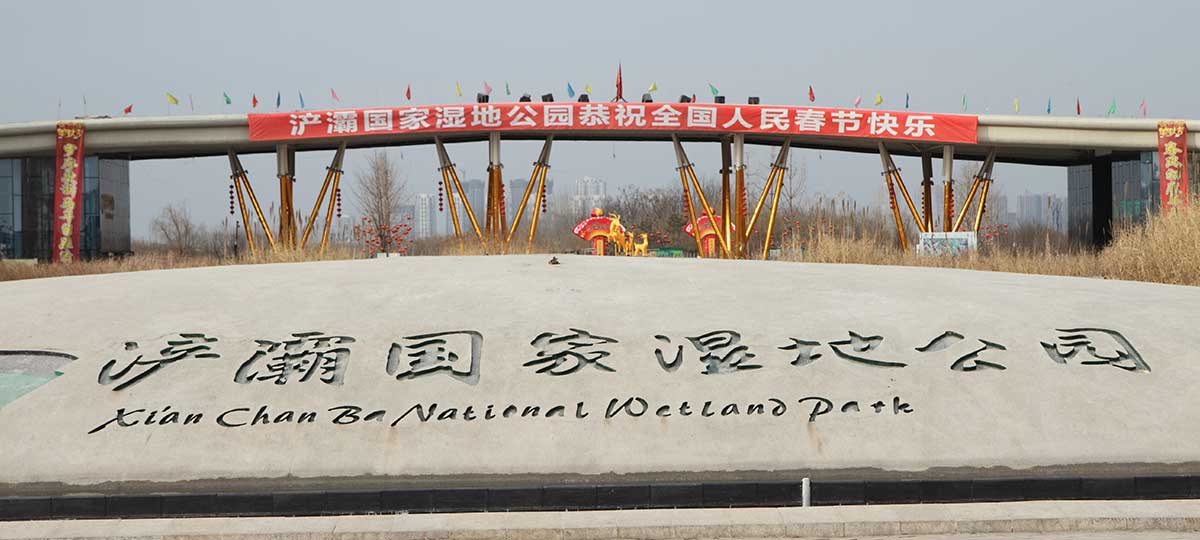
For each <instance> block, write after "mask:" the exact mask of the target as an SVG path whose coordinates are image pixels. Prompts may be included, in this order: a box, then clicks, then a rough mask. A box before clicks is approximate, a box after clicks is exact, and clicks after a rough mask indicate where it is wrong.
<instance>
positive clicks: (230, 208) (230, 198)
mask: <svg viewBox="0 0 1200 540" xmlns="http://www.w3.org/2000/svg"><path fill="white" fill-rule="evenodd" d="M229 215H231V216H232V215H233V184H229Z"/></svg>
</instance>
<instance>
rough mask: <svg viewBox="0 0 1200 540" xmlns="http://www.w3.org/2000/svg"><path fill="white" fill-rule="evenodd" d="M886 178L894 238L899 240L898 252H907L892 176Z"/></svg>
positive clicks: (906, 241)
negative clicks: (894, 223) (893, 221)
mask: <svg viewBox="0 0 1200 540" xmlns="http://www.w3.org/2000/svg"><path fill="white" fill-rule="evenodd" d="M886 176H887V187H888V199H889V201H890V202H891V204H892V217H893V218H895V219H896V236H897V238H899V239H900V251H908V238H907V237H905V236H904V222H903V221H901V220H900V205H899V204H897V203H896V188H895V187H894V186H893V185H892V175H890V174H888V175H886Z"/></svg>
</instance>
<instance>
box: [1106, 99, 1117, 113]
mask: <svg viewBox="0 0 1200 540" xmlns="http://www.w3.org/2000/svg"><path fill="white" fill-rule="evenodd" d="M1114 114H1117V98H1113V100H1112V105H1109V106H1108V115H1109V116H1112V115H1114Z"/></svg>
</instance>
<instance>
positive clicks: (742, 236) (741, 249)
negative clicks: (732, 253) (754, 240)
mask: <svg viewBox="0 0 1200 540" xmlns="http://www.w3.org/2000/svg"><path fill="white" fill-rule="evenodd" d="M734 176H735V178H736V180H735V181H734V191H736V192H737V193H734V195H733V199H734V206H736V208H734V210H733V213H734V215H736V216H737V221H736V223H737V226H736V230H735V231H734V234H735V235H737V253H738V257H745V256H746V238H747V234H746V169H745V168H744V167H742V166H741V164H738V168H737V173H736V174H735V175H734Z"/></svg>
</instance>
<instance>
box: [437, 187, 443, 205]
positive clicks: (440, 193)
mask: <svg viewBox="0 0 1200 540" xmlns="http://www.w3.org/2000/svg"><path fill="white" fill-rule="evenodd" d="M437 186H438V212H442V209H443V206H442V200H443V196H442V185H441V184H438V185H437Z"/></svg>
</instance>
